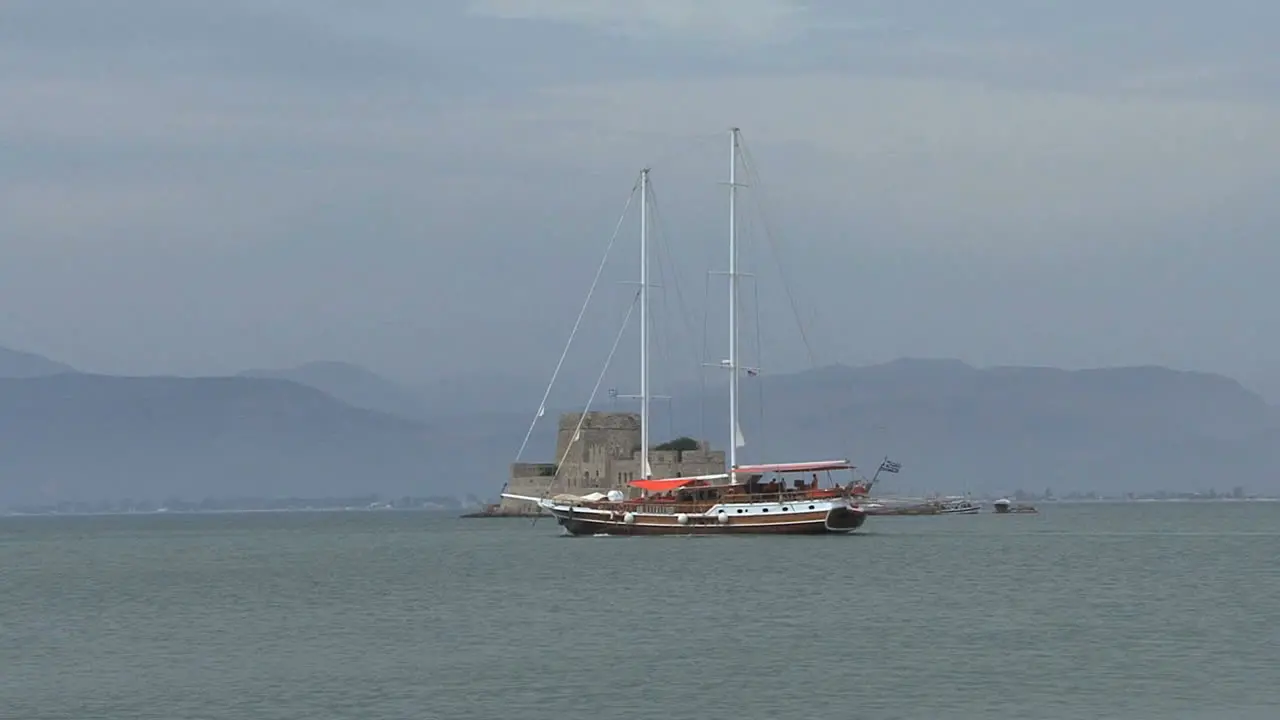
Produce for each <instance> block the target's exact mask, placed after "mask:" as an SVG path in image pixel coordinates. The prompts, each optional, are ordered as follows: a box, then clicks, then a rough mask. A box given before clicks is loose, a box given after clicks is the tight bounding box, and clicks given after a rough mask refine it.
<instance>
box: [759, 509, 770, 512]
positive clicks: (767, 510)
mask: <svg viewBox="0 0 1280 720" xmlns="http://www.w3.org/2000/svg"><path fill="white" fill-rule="evenodd" d="M760 512H769V508H763V509H762V510H761V511H760Z"/></svg>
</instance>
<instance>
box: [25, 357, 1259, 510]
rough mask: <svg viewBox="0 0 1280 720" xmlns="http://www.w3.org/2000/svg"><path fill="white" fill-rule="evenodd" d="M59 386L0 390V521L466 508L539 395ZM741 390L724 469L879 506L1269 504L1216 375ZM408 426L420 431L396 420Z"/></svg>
mask: <svg viewBox="0 0 1280 720" xmlns="http://www.w3.org/2000/svg"><path fill="white" fill-rule="evenodd" d="M48 362H50V363H51V364H52V366H53V367H59V365H58V364H57V363H53V362H52V361H48ZM36 367H39V366H38V365H37V366H36ZM63 372H64V374H55V375H48V376H44V377H19V378H5V379H0V504H9V503H16V502H40V501H48V500H52V499H73V500H81V499H83V500H96V499H109V498H111V499H115V498H121V497H135V498H143V497H146V498H154V499H162V498H165V497H170V496H180V497H186V498H191V499H194V498H199V497H204V496H221V497H227V496H234V495H259V496H289V495H292V496H298V495H308V496H316V495H329V494H353V493H360V492H378V493H382V494H384V495H398V494H406V493H407V494H414V495H425V494H432V493H438V492H445V493H459V494H461V493H466V492H474V493H476V494H478V495H481V496H485V497H488V496H492V495H493V493H495V492H496V491H497V490H498V488H500V487H501V485H502V482H503V480H504V479H505V475H506V472H507V466H508V464H509V463H510V462H511V461H512V460H513V459H514V457H515V455H516V452H517V450H518V449H519V447H520V444H521V441H522V440H523V438H524V437H525V432H526V430H527V429H528V427H529V422H530V420H531V419H532V416H533V411H534V409H535V408H536V404H537V400H538V398H540V397H541V394H540V393H541V388H538V387H536V386H535V385H533V384H529V383H524V382H523V381H519V380H517V379H507V380H503V381H490V380H486V379H485V378H473V379H470V380H457V381H454V382H452V383H451V384H447V386H446V384H442V385H441V386H439V387H435V388H429V389H427V390H414V389H412V388H408V389H406V388H405V387H404V386H402V385H399V384H397V383H394V382H392V381H388V380H385V379H382V378H379V377H378V376H376V375H374V374H372V373H368V372H367V371H362V370H361V369H360V368H358V367H355V366H349V365H344V364H340V363H316V364H311V365H306V366H302V367H301V368H295V369H293V370H290V371H282V372H280V373H276V374H283V375H285V376H286V377H289V378H290V379H279V378H257V377H245V376H241V377H230V378H122V377H107V376H99V375H83V374H65V371H63ZM249 374H268V373H261V371H259V372H258V373H253V372H251V373H249ZM321 388H324V389H321ZM742 389H743V398H742V400H743V407H742V412H741V416H742V425H743V431H744V434H745V435H746V438H747V446H746V447H745V448H744V449H743V451H742V459H743V460H744V461H755V460H762V461H777V460H795V459H816V458H826V457H831V456H849V457H851V458H852V459H854V461H855V462H858V463H859V464H861V465H863V466H864V467H866V468H867V469H868V470H872V469H874V466H875V464H876V463H877V462H878V461H879V459H880V458H881V457H882V456H883V455H891V456H893V457H894V459H896V460H899V461H901V462H902V463H903V466H904V467H903V473H902V475H900V476H898V477H893V478H888V479H887V482H888V483H890V486H892V484H898V485H900V486H906V487H911V488H917V489H924V488H929V489H937V490H939V491H963V490H971V491H975V492H980V491H993V492H1007V491H1010V490H1012V489H1014V488H1019V487H1021V488H1025V489H1028V490H1036V491H1039V490H1043V489H1044V488H1045V487H1053V488H1055V489H1056V490H1058V491H1059V492H1065V491H1067V490H1070V489H1082V490H1101V491H1109V492H1116V491H1121V490H1131V489H1132V490H1152V489H1171V490H1193V489H1202V488H1207V487H1216V488H1218V489H1227V488H1230V487H1232V486H1234V485H1243V486H1245V487H1247V488H1249V489H1250V490H1253V491H1268V492H1275V491H1277V490H1280V487H1277V484H1278V480H1277V478H1280V473H1277V470H1280V421H1278V419H1277V416H1276V410H1275V409H1274V408H1271V407H1270V406H1268V405H1266V404H1265V403H1264V402H1263V401H1262V400H1261V399H1260V398H1259V397H1258V396H1257V395H1255V394H1253V393H1252V392H1249V391H1248V390H1245V389H1244V388H1243V387H1241V385H1240V384H1239V383H1237V382H1235V381H1234V380H1230V379H1228V378H1225V377H1222V376H1219V375H1212V374H1207V373H1193V372H1177V371H1173V370H1168V369H1165V368H1157V367H1137V368H1112V369H1099V370H1085V371H1074V372H1069V371H1063V370H1055V369H1051V368H1019V367H1003V368H1002V367H997V368H986V369H976V368H973V367H970V366H968V365H965V364H964V363H961V362H958V361H947V360H900V361H896V362H892V363H887V364H883V365H874V366H867V367H860V368H850V367H841V366H833V367H827V368H822V369H818V370H814V371H811V372H804V373H797V374H794V375H781V376H773V377H760V378H744V379H743V382H742ZM530 394H532V398H528V397H515V398H508V396H509V395H526V396H527V395H530ZM673 395H674V396H675V397H674V399H673V400H672V401H671V402H670V403H669V407H670V408H671V410H672V412H671V413H670V414H668V413H667V411H666V410H665V408H666V407H668V403H665V402H664V403H660V404H655V416H654V419H653V420H654V422H653V429H654V437H655V442H660V441H662V440H665V439H668V436H671V435H677V434H692V435H698V436H702V435H706V436H707V439H709V440H710V441H711V442H712V444H713V446H714V447H717V448H723V447H724V446H725V439H726V438H727V436H728V428H727V422H726V420H725V416H726V415H727V409H726V405H727V403H726V399H725V394H724V388H723V386H720V387H716V388H714V389H713V390H710V391H709V392H708V395H707V396H706V397H700V396H698V394H697V391H696V389H695V390H684V391H680V390H679V389H677V390H676V392H674V393H673ZM339 397H340V398H341V399H339ZM415 399H417V400H419V401H421V402H422V405H420V406H419V405H415ZM506 399H509V402H507V404H505V405H504V404H503V403H504V402H505V401H506ZM560 404H561V405H564V404H565V403H560ZM610 405H611V404H610V403H609V402H608V401H607V400H606V401H604V402H602V403H598V404H597V407H599V408H600V409H606V408H608V407H609V406H610ZM358 406H363V407H358ZM374 406H377V407H379V408H382V409H385V410H388V411H389V412H383V411H380V410H375V409H370V408H372V407H374ZM625 407H629V406H625ZM415 408H416V409H417V410H416V411H417V417H419V418H425V419H420V420H415V419H412V418H410V417H408V416H409V415H410V414H413V413H414V412H415ZM572 409H577V408H576V407H575V408H572ZM557 412H558V410H557V408H556V407H555V406H554V405H553V406H550V407H548V413H547V415H546V417H544V418H543V419H542V420H541V421H540V422H539V423H538V425H537V427H536V430H535V432H534V433H533V434H532V436H531V438H530V442H529V445H528V447H527V448H526V451H525V452H524V454H523V459H525V460H548V461H551V460H555V458H554V457H552V454H553V447H554V445H553V443H554V432H555V425H556V415H557ZM393 413H397V414H393ZM704 430H705V433H704V432H703V431H704Z"/></svg>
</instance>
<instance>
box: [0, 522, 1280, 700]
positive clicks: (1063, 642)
mask: <svg viewBox="0 0 1280 720" xmlns="http://www.w3.org/2000/svg"><path fill="white" fill-rule="evenodd" d="M1042 510H1043V512H1042V514H1040V515H1038V516H995V515H979V516H968V517H936V518H871V520H870V521H869V522H868V524H867V525H866V526H865V530H864V532H863V533H862V534H860V535H857V536H852V537H824V538H777V537H771V538H770V537H762V538H742V537H735V538H634V539H633V538H565V537H561V536H560V535H559V529H558V528H557V527H556V526H555V525H554V523H551V522H547V521H540V522H538V523H537V524H536V525H532V524H531V523H530V521H528V520H457V519H454V518H451V517H440V516H432V515H427V514H422V513H315V514H301V513H300V514H246V515H204V516H198V515H189V516H156V515H152V516H132V517H128V516H121V517H86V518H7V519H0V717H2V718H5V719H6V720H7V719H8V718H13V719H14V720H18V719H21V720H46V719H47V720H55V719H56V720H64V719H65V720H72V719H74V720H85V719H88V718H93V719H94V720H143V719H148V718H155V719H157V720H160V719H163V720H203V719H209V720H214V719H223V718H225V719H228V720H231V719H235V720H248V719H253V720H276V719H281V720H283V719H286V718H287V719H290V720H293V719H296V720H325V719H328V718H343V719H345V718H353V719H354V718H359V719H361V720H376V719H381V718H397V719H398V718H519V719H521V720H541V719H544V718H545V719H548V720H550V719H552V718H554V719H555V720H578V719H582V720H587V719H590V720H596V719H597V718H602V717H604V718H641V717H643V718H654V717H664V718H665V717H698V718H744V719H753V718H761V719H764V718H769V719H772V718H784V717H785V718H788V719H795V718H872V719H879V718H920V719H931V718H961V719H968V718H975V719H976V718H984V719H985V718H1011V719H1012V718H1017V719H1019V720H1026V719H1034V718H1044V719H1052V720H1056V719H1059V718H1125V719H1130V718H1133V719H1137V718H1143V719H1146V718H1151V719H1153V720H1154V719H1157V718H1159V719H1161V720H1178V719H1184V718H1185V719H1190V718H1215V719H1216V718H1228V719H1235V718H1249V719H1254V718H1256V719H1258V720H1262V719H1264V718H1265V719H1266V720H1273V719H1274V718H1276V717H1280V684H1277V683H1276V682H1275V679H1276V677H1277V671H1278V669H1280V566H1278V563H1277V558H1278V554H1280V504H1263V503H1240V504H1226V503H1210V504H1116V505H1105V504H1097V505H1067V504H1059V505H1046V506H1044V507H1043V508H1042Z"/></svg>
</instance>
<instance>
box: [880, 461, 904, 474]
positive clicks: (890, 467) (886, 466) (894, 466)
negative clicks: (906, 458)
mask: <svg viewBox="0 0 1280 720" xmlns="http://www.w3.org/2000/svg"><path fill="white" fill-rule="evenodd" d="M901 469H902V463H899V462H894V461H892V460H890V459H888V458H885V461H884V462H882V463H880V472H887V473H896V472H898V471H899V470H901Z"/></svg>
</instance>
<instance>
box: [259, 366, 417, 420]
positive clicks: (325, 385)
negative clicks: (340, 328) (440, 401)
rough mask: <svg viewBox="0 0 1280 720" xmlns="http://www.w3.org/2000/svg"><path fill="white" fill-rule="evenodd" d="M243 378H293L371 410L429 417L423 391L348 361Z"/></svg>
mask: <svg viewBox="0 0 1280 720" xmlns="http://www.w3.org/2000/svg"><path fill="white" fill-rule="evenodd" d="M239 375H240V376H241V377H255V378H274V379H277V380H291V381H293V382H296V383H299V384H302V385H307V386H310V387H313V388H316V389H317V390H321V391H323V392H325V393H328V394H329V395H332V396H333V397H335V398H337V399H339V400H341V401H343V402H345V403H347V404H348V405H353V406H355V407H358V408H365V409H367V410H378V411H381V412H385V413H390V414H392V415H399V416H401V417H404V418H408V419H414V420H425V419H426V418H427V416H428V413H427V404H426V399H425V398H424V397H423V395H422V394H421V393H418V392H416V391H415V390H412V389H410V388H409V387H406V386H404V385H401V384H400V383H397V382H395V381H394V380H389V379H387V378H385V377H383V376H381V375H378V374H377V373H374V372H372V371H370V370H366V369H365V368H362V367H360V366H359V365H352V364H351V363H345V362H332V361H329V362H311V363H306V364H303V365H299V366H297V367H293V368H286V369H279V370H245V371H243V372H241V373H239Z"/></svg>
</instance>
